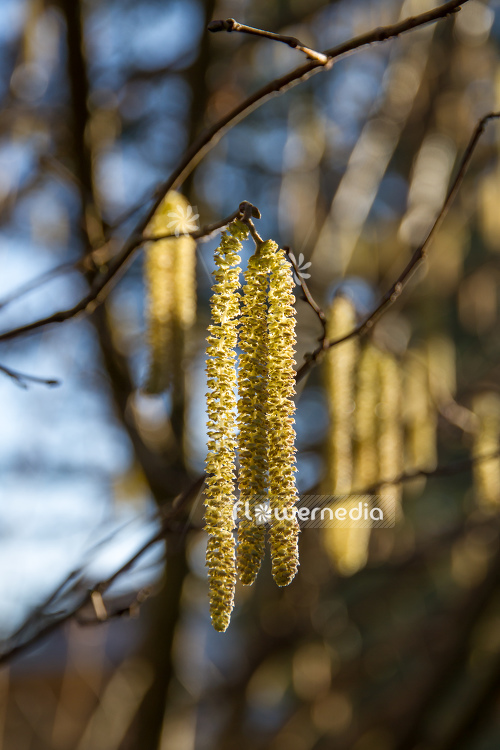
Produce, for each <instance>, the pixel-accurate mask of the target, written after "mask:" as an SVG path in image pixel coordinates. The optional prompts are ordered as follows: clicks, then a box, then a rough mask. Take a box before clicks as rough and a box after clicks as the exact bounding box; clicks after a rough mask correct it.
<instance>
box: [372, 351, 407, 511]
mask: <svg viewBox="0 0 500 750" xmlns="http://www.w3.org/2000/svg"><path fill="white" fill-rule="evenodd" d="M378 370H379V378H380V402H379V405H378V413H379V437H378V450H379V467H380V477H381V478H382V479H388V480H390V479H393V478H394V479H395V478H396V477H398V476H399V475H400V474H401V473H402V471H403V429H402V425H401V400H402V399H401V372H400V366H399V363H398V361H397V360H396V359H395V357H393V355H392V354H389V353H386V352H380V354H379V358H378ZM380 505H381V507H382V509H383V511H384V517H385V518H391V517H392V518H394V517H397V516H398V514H399V512H400V506H401V484H399V483H394V484H393V483H391V482H388V483H387V484H384V485H382V486H381V487H380Z"/></svg>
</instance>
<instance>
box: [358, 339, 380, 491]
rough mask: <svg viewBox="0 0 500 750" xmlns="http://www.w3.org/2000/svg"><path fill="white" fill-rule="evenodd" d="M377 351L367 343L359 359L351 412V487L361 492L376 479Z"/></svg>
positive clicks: (377, 477)
mask: <svg viewBox="0 0 500 750" xmlns="http://www.w3.org/2000/svg"><path fill="white" fill-rule="evenodd" d="M377 358H378V351H377V349H376V348H375V347H374V346H373V345H372V344H370V343H369V344H367V345H366V346H365V347H364V349H363V352H362V354H361V357H360V358H359V365H358V372H357V388H356V408H355V411H354V434H355V442H356V451H355V462H354V485H355V487H356V488H357V489H364V488H365V487H370V486H371V485H373V484H375V482H376V481H377V480H378V479H379V470H378V454H377V415H376V410H377V404H378V400H379V372H378V366H377Z"/></svg>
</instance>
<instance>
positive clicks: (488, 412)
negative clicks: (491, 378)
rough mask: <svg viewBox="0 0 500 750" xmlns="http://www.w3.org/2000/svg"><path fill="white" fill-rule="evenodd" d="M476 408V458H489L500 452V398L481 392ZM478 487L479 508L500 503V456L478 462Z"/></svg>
mask: <svg viewBox="0 0 500 750" xmlns="http://www.w3.org/2000/svg"><path fill="white" fill-rule="evenodd" d="M472 409H473V411H474V413H475V414H476V416H477V418H478V424H477V430H476V433H475V436H474V446H473V453H472V455H473V457H474V458H476V457H477V456H487V455H490V454H493V453H495V452H497V451H499V450H500V396H498V394H496V393H481V394H480V395H477V396H476V397H475V398H474V401H473V404H472ZM473 476H474V485H475V489H476V495H477V499H478V502H479V505H480V506H481V507H483V508H484V509H485V510H488V509H489V510H493V509H495V508H498V505H499V504H500V457H498V456H497V457H495V458H490V459H488V460H486V461H476V462H475V463H474V470H473Z"/></svg>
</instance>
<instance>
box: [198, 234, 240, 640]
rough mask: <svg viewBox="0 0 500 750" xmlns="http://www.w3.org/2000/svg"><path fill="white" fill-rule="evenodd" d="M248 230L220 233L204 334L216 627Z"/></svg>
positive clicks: (225, 597) (229, 516) (230, 525)
mask: <svg viewBox="0 0 500 750" xmlns="http://www.w3.org/2000/svg"><path fill="white" fill-rule="evenodd" d="M247 231H248V230H247V229H246V227H245V226H244V225H242V224H241V223H240V222H234V223H233V224H232V225H231V226H230V227H229V231H228V232H226V233H224V234H223V235H222V239H221V244H220V246H219V247H218V248H217V250H216V252H215V263H216V266H217V270H216V271H215V274H214V275H215V284H214V286H213V295H212V300H211V313H212V324H211V325H210V326H209V328H208V331H209V336H208V338H207V341H208V347H207V366H206V369H207V385H208V389H209V391H208V393H207V414H208V420H207V433H208V455H207V461H206V470H207V475H208V476H207V481H206V489H205V508H206V512H205V530H206V531H207V533H208V535H209V539H208V545H207V555H206V564H207V568H208V575H209V595H210V614H211V617H212V623H213V626H214V628H215V630H219V631H224V630H226V628H227V626H228V625H229V619H230V616H231V611H232V609H233V602H234V587H235V582H236V571H235V542H234V536H233V529H234V520H233V505H234V501H235V494H234V475H235V471H234V467H235V450H236V413H235V412H236V395H235V387H236V367H235V357H236V354H235V348H236V343H237V325H238V320H237V319H238V316H239V297H238V294H237V290H238V288H239V263H240V256H239V255H238V253H239V251H240V249H241V240H242V239H244V238H245V237H246V235H247Z"/></svg>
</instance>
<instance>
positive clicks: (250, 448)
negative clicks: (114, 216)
mask: <svg viewBox="0 0 500 750" xmlns="http://www.w3.org/2000/svg"><path fill="white" fill-rule="evenodd" d="M275 250H276V248H275V245H274V243H272V242H269V241H268V242H265V243H264V245H262V246H261V247H260V248H259V250H258V251H257V252H256V253H255V255H252V257H251V258H250V259H249V261H248V269H247V271H246V273H245V286H244V288H243V305H242V315H241V324H240V340H239V346H240V349H241V354H240V360H239V367H240V369H239V382H238V391H239V401H238V423H239V427H240V432H239V439H238V452H239V457H240V470H239V475H238V484H239V490H240V497H239V500H240V503H241V505H240V509H239V511H238V516H239V527H238V548H237V552H236V568H237V571H238V576H239V578H240V580H241V582H242V583H244V584H247V585H248V584H251V583H253V581H254V580H255V577H256V575H257V573H258V572H259V568H260V564H261V562H262V559H263V557H264V552H265V537H266V527H265V524H264V523H260V524H259V523H258V521H259V519H258V518H256V513H255V510H256V507H257V506H258V505H259V504H261V503H265V502H266V501H267V488H268V480H269V477H268V415H267V402H268V377H269V373H268V335H267V291H268V285H269V270H270V261H271V259H272V256H273V254H274V253H275Z"/></svg>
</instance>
